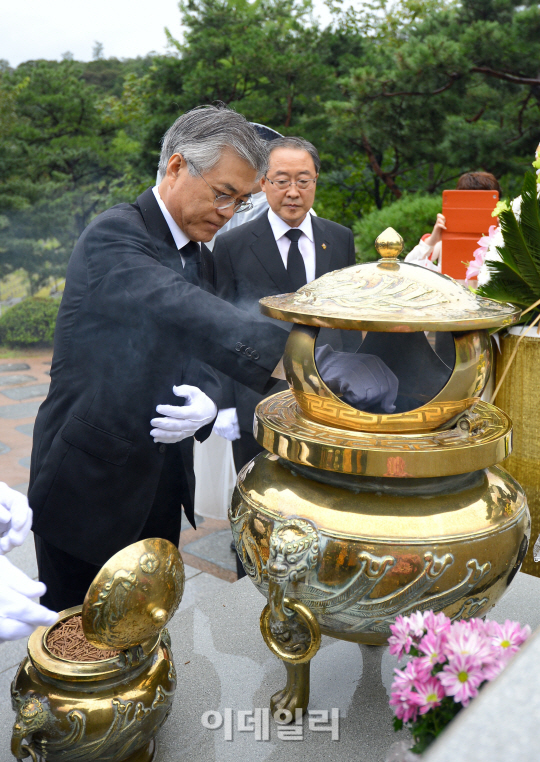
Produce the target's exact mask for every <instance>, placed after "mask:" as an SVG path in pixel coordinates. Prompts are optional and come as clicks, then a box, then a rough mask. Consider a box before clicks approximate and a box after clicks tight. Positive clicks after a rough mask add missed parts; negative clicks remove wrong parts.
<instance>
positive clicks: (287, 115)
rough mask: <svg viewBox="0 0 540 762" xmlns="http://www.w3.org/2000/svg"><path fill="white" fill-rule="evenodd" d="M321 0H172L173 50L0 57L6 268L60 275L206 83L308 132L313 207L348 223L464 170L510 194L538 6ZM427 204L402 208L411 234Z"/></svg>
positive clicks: (529, 149) (142, 180)
mask: <svg viewBox="0 0 540 762" xmlns="http://www.w3.org/2000/svg"><path fill="white" fill-rule="evenodd" d="M327 4H328V5H329V7H330V9H331V10H332V13H333V22H332V23H331V24H330V25H329V26H327V27H323V26H321V24H320V23H318V22H317V20H316V19H315V18H314V17H313V15H312V6H311V0H253V1H252V2H248V0H181V2H180V3H179V8H180V15H181V22H182V25H183V29H184V30H185V31H184V35H183V38H182V39H181V40H175V39H174V38H173V37H172V36H171V35H170V34H169V42H170V53H169V55H160V56H157V55H156V56H152V57H150V56H149V57H147V58H141V59H134V60H123V61H118V60H116V59H114V58H112V59H104V58H102V57H101V55H100V54H98V55H97V56H96V60H94V61H91V62H89V63H81V62H76V61H72V60H63V61H61V62H55V61H29V62H27V63H24V64H21V65H20V66H19V67H17V68H16V69H11V68H9V66H8V65H7V64H5V63H4V64H1V63H0V277H2V275H5V274H6V273H8V272H11V271H12V270H14V269H17V268H19V267H23V268H24V269H25V270H26V271H27V273H28V274H29V277H30V280H31V283H32V286H33V289H34V291H35V290H37V289H38V288H39V286H40V285H41V284H42V283H43V282H45V281H46V280H47V278H48V277H49V276H50V275H54V276H57V275H61V274H62V273H63V272H64V270H65V265H66V262H67V259H68V257H69V254H70V251H71V249H72V247H73V244H74V242H75V240H76V239H77V237H78V236H79V235H80V233H81V231H82V230H83V229H84V227H85V226H86V225H87V224H88V222H89V221H90V219H92V217H93V216H95V215H96V214H98V213H99V212H100V211H101V210H103V209H105V208H106V207H107V206H110V205H111V204H114V203H117V202H119V201H131V200H134V198H135V197H136V196H137V194H138V193H139V192H141V190H143V189H144V188H145V187H147V186H148V185H149V184H151V183H152V181H153V179H154V178H155V171H156V165H157V158H158V154H159V150H160V139H161V136H162V135H163V133H164V132H165V130H166V129H167V127H168V126H169V125H170V124H171V123H172V121H173V120H174V119H175V118H176V117H177V116H178V115H179V114H180V113H182V112H183V111H185V110H186V109H189V108H192V107H194V106H196V105H198V104H200V103H209V102H213V101H216V100H221V101H223V102H224V103H227V104H228V105H230V106H231V107H233V108H235V109H237V110H238V111H240V112H242V113H243V114H245V115H246V116H247V117H248V118H249V119H250V120H252V121H257V122H261V123H264V124H268V125H269V126H271V127H273V128H274V129H277V130H278V131H280V132H281V133H283V134H291V135H302V136H303V137H305V138H307V139H308V140H311V141H313V142H314V143H315V144H316V145H317V147H318V148H319V151H320V153H321V156H322V160H323V165H322V172H321V178H320V182H319V185H318V191H317V200H316V205H315V208H316V210H317V212H318V213H319V214H320V215H322V216H325V217H329V218H331V219H334V220H336V221H338V222H341V223H343V224H346V225H349V226H350V227H353V226H354V225H355V223H357V222H358V221H359V220H361V219H362V218H365V217H366V216H368V215H370V213H372V212H373V211H374V210H383V212H385V214H386V211H385V210H386V209H388V210H389V209H390V208H391V207H392V205H394V204H396V202H397V201H399V199H401V197H402V196H403V195H404V194H406V195H405V196H404V198H403V199H402V203H403V206H402V207H401V208H402V209H404V208H406V203H405V199H406V198H409V199H410V198H413V197H414V195H416V196H417V198H418V199H421V198H425V197H426V195H429V196H432V197H433V198H434V199H435V198H438V197H440V192H441V191H442V189H443V188H446V187H455V182H456V179H457V177H458V176H459V175H460V174H461V173H462V172H464V171H473V170H487V171H491V172H493V173H494V174H496V175H497V177H498V178H499V179H500V180H501V182H502V184H503V189H504V190H505V192H506V193H507V194H509V195H515V190H516V184H517V183H518V182H519V178H520V177H521V176H522V174H523V170H524V168H525V166H526V165H527V164H528V162H529V157H530V155H531V154H532V153H533V151H534V148H535V146H536V144H537V143H538V140H539V138H540V128H539V126H538V125H539V121H540V120H539V118H538V117H539V107H540V78H539V75H538V60H540V9H539V6H538V5H537V4H535V3H533V2H532V0H528V1H526V2H525V3H523V2H522V1H521V0H519V2H518V0H471V1H470V2H467V3H463V4H459V3H457V2H454V0H373V2H372V3H365V4H364V3H363V4H361V5H360V4H357V3H355V4H353V5H352V6H351V7H350V8H349V9H348V10H344V6H342V5H341V3H340V0H328V2H327ZM411 203H412V202H411ZM435 206H436V204H435V202H434V203H433V204H432V205H431V206H429V210H430V214H427V210H428V205H427V204H426V205H425V207H424V205H423V204H422V209H424V208H425V210H426V211H425V213H424V212H419V213H418V225H417V226H416V227H414V225H411V226H410V230H411V232H410V233H409V228H407V230H404V229H403V225H401V228H402V231H401V232H402V233H405V237H406V239H407V244H409V243H411V244H413V241H412V240H411V241H410V242H409V238H411V239H412V238H416V237H417V235H418V232H429V229H430V227H431V222H432V219H433V218H432V215H431V209H434V208H435ZM397 213H398V212H397V209H396V214H397ZM414 214H416V212H414ZM402 217H403V215H402ZM398 218H399V215H398ZM369 219H370V220H371V221H372V227H373V230H376V229H377V228H380V229H381V230H382V227H381V226H380V224H379V223H376V222H375V221H374V217H373V216H371V217H370V218H369ZM420 219H421V220H422V223H421V224H422V226H424V221H425V223H426V224H425V227H424V229H422V230H421V231H419V227H420ZM428 219H429V224H427V222H428ZM366 224H367V222H366ZM361 225H362V223H361V222H360V226H361ZM396 226H397V227H398V229H399V225H396ZM361 230H362V228H361V227H356V232H357V236H359V237H360V238H362V237H363V235H362V233H361ZM370 230H371V228H370ZM379 232H380V231H379ZM370 235H371V232H370ZM362 245H363V244H362V242H361V241H360V246H361V247H362Z"/></svg>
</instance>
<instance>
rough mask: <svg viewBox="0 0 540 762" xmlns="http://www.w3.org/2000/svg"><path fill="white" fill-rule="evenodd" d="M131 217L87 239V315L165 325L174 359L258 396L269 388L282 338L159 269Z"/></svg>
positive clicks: (90, 232)
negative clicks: (183, 357)
mask: <svg viewBox="0 0 540 762" xmlns="http://www.w3.org/2000/svg"><path fill="white" fill-rule="evenodd" d="M133 214H136V215H137V217H138V214H137V213H136V212H134V213H133ZM133 214H131V213H129V212H123V213H122V212H117V213H116V214H110V215H103V216H102V217H101V218H100V220H99V224H96V225H93V226H92V225H91V226H90V227H89V228H87V231H86V232H85V234H84V255H85V257H86V261H87V278H88V291H87V293H88V294H89V298H90V299H91V308H92V309H93V310H95V311H96V312H97V313H98V314H100V315H103V316H106V317H109V318H111V319H112V320H114V321H117V322H119V323H124V324H129V325H132V324H134V323H138V322H139V321H140V314H141V310H142V311H143V312H144V314H145V316H146V317H147V318H149V319H151V320H152V321H153V322H154V323H156V324H157V325H158V326H159V325H163V327H164V329H165V331H164V335H166V336H167V337H168V339H167V346H164V348H163V350H164V351H165V352H170V353H171V358H173V357H174V354H175V351H178V350H182V351H184V352H186V353H188V354H190V355H193V356H195V357H197V358H198V359H199V360H201V361H202V362H207V363H208V364H210V365H212V366H213V367H214V368H216V369H218V370H220V371H222V372H223V373H225V374H226V375H228V376H231V377H233V378H236V379H238V380H239V381H241V382H242V383H244V384H246V385H247V386H250V387H251V388H253V389H255V390H257V391H260V392H264V391H266V390H267V389H269V388H271V387H272V386H273V384H274V380H273V379H271V374H272V372H273V370H274V368H275V367H276V365H277V363H278V362H279V359H280V358H281V355H282V354H283V349H284V346H285V343H286V340H287V333H286V331H283V330H282V329H280V328H278V327H277V326H275V325H271V324H269V323H268V321H266V320H264V319H263V318H262V317H261V318H260V319H256V318H254V317H253V316H252V315H248V314H246V313H245V312H243V311H242V310H238V309H236V308H235V307H233V306H232V305H230V304H228V303H226V302H224V301H223V300H221V299H219V298H217V297H216V296H214V295H212V294H210V293H207V292H206V291H203V290H202V289H200V288H198V287H197V286H194V285H192V284H191V283H188V282H187V281H186V280H184V278H183V277H182V275H181V274H179V273H177V272H175V271H174V270H171V269H170V268H168V267H165V266H163V265H162V264H161V263H160V262H159V261H158V259H157V257H156V255H155V251H154V250H153V249H152V247H151V245H150V244H149V243H146V242H145V240H144V237H143V236H141V225H134V224H133V221H134V217H133ZM144 233H146V229H144ZM146 237H147V235H146Z"/></svg>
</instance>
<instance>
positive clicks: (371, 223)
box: [353, 193, 442, 262]
mask: <svg viewBox="0 0 540 762" xmlns="http://www.w3.org/2000/svg"><path fill="white" fill-rule="evenodd" d="M441 207H442V199H441V197H440V196H429V195H425V194H420V193H415V194H414V195H413V194H411V195H404V196H403V197H402V198H400V199H399V200H398V201H394V203H393V204H390V206H385V207H384V208H383V209H375V210H374V211H373V212H370V213H369V214H366V215H365V217H362V219H361V220H358V222H357V223H356V224H355V225H354V227H353V230H354V241H355V244H356V252H357V254H356V258H357V260H358V261H359V262H371V261H373V260H375V259H378V258H379V256H378V254H377V252H376V251H375V247H374V245H373V244H374V242H375V239H376V238H377V236H378V235H379V233H382V232H383V230H386V228H389V227H390V228H394V230H397V232H398V233H399V234H400V235H401V237H402V238H403V240H404V248H403V254H407V253H408V252H409V251H411V249H414V247H415V246H416V244H417V243H418V241H419V240H420V238H421V237H422V236H423V235H424V233H431V231H432V229H433V225H434V224H435V220H436V218H437V213H438V212H440V211H441Z"/></svg>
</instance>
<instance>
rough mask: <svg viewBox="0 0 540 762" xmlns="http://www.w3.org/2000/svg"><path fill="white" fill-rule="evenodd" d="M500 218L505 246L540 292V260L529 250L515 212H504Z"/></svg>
mask: <svg viewBox="0 0 540 762" xmlns="http://www.w3.org/2000/svg"><path fill="white" fill-rule="evenodd" d="M499 219H500V223H501V230H502V234H503V238H504V248H505V249H506V250H508V252H509V254H510V255H511V257H512V259H513V261H514V262H515V264H516V265H517V269H518V272H519V275H520V276H521V277H522V278H523V280H524V281H525V282H526V283H527V284H529V286H530V287H531V289H532V290H533V291H534V292H535V293H536V292H538V293H540V260H539V261H536V260H535V259H534V257H533V255H532V253H531V251H530V250H529V247H528V246H527V242H526V241H525V238H524V236H523V231H522V229H521V226H520V224H519V223H518V221H517V220H516V217H515V215H514V212H511V211H510V212H502V214H501V216H500V217H499Z"/></svg>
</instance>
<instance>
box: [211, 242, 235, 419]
mask: <svg viewBox="0 0 540 762" xmlns="http://www.w3.org/2000/svg"><path fill="white" fill-rule="evenodd" d="M212 254H213V258H214V283H213V285H214V293H216V294H217V295H218V296H219V297H220V298H221V299H225V301H227V302H230V303H231V304H234V301H235V297H236V280H235V277H234V269H233V267H232V263H231V256H230V253H229V249H228V247H227V245H226V243H224V241H223V237H222V236H218V237H217V238H216V242H215V245H214V249H213V251H212ZM220 381H221V387H222V402H221V408H222V409H224V410H226V409H227V408H231V407H236V398H235V393H234V382H233V380H232V379H231V378H230V377H229V376H223V375H222V376H221V377H220Z"/></svg>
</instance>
